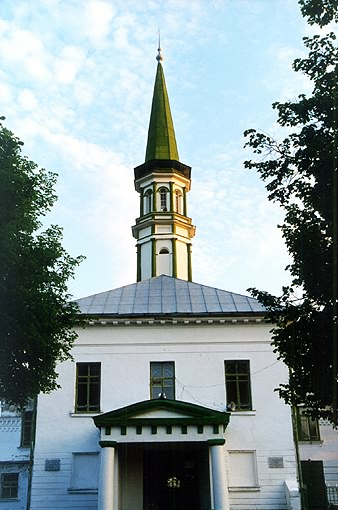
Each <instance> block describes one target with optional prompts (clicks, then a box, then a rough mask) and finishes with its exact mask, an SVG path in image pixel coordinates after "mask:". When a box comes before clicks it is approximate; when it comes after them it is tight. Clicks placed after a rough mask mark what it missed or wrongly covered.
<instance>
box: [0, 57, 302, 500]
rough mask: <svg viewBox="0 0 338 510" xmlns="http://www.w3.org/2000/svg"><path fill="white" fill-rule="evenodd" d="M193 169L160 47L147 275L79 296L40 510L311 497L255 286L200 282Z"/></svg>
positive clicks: (143, 195)
mask: <svg viewBox="0 0 338 510" xmlns="http://www.w3.org/2000/svg"><path fill="white" fill-rule="evenodd" d="M190 178H191V169H190V167H188V166H186V165H184V164H182V163H180V162H179V157H178V151H177V146H176V139H175V133H174V127H173V122H172V118H171V113H170V107H169V101H168V95H167V90H166V86H165V80H164V75H163V69H162V64H161V57H160V55H159V56H158V67H157V74H156V80H155V88H154V96H153V104H152V113H151V119H150V126H149V135H148V143H147V151H146V158H145V163H144V164H142V165H140V166H139V167H137V168H135V188H136V190H137V192H138V193H139V194H140V216H139V218H137V219H136V223H135V226H134V227H133V235H134V237H135V239H136V242H137V283H135V284H132V285H127V286H125V287H122V288H119V289H114V290H109V291H107V292H102V293H100V294H97V295H94V296H89V297H86V298H83V299H80V300H79V301H78V303H79V306H80V309H81V312H82V314H83V315H84V317H85V318H86V320H87V327H86V328H85V329H81V330H79V331H78V338H77V341H76V342H75V345H74V348H73V351H72V354H73V358H74V360H73V361H67V362H63V363H61V364H60V365H59V368H58V371H59V374H60V375H59V380H58V382H59V384H60V385H61V388H60V389H59V390H57V391H54V392H53V393H51V394H49V395H40V396H39V399H38V404H37V423H36V440H35V451H34V465H33V476H32V483H31V485H30V489H31V490H30V491H29V494H30V496H29V499H30V508H31V509H32V510H61V509H62V510H65V509H81V510H83V509H90V510H207V509H214V510H228V509H231V510H235V509H238V510H242V509H243V510H246V509H250V510H251V509H262V510H264V509H265V510H274V509H275V510H277V509H278V510H283V509H291V508H294V509H297V508H299V505H300V501H299V493H298V484H297V461H296V449H295V446H294V441H293V427H292V419H291V412H290V409H289V407H288V406H286V405H284V403H283V402H282V401H281V400H280V399H279V398H278V395H277V393H276V392H275V391H274V389H275V388H276V387H277V386H279V384H280V383H282V382H286V381H287V376H288V372H287V368H286V367H285V365H283V364H282V363H281V362H280V361H278V360H277V359H276V355H275V354H274V353H273V351H272V348H271V345H270V334H269V329H270V326H269V325H267V324H266V323H265V321H264V309H263V308H262V307H261V305H260V304H259V303H258V302H257V301H256V300H255V299H253V298H250V297H247V296H242V295H238V294H234V293H231V292H228V291H223V290H219V289H215V288H211V287H207V286H204V285H200V284H197V283H193V282H192V270H191V239H192V237H193V236H194V234H195V227H194V226H193V225H192V222H191V219H190V218H189V217H188V213H187V193H188V192H189V190H190V183H191V181H190ZM18 437H19V436H18ZM27 455H28V451H26V457H27V458H26V460H28V458H29V456H27ZM18 469H19V468H18ZM17 496H18V493H17ZM17 499H18V498H17ZM19 499H20V498H19ZM3 503H4V501H1V499H0V510H7V509H8V510H9V509H12V508H13V509H14V508H15V509H17V508H21V507H20V506H18V504H19V501H16V502H15V501H14V498H12V502H11V503H10V504H13V506H10V504H9V503H8V505H7V503H6V504H3ZM15 503H16V505H17V506H15ZM6 505H7V506H6Z"/></svg>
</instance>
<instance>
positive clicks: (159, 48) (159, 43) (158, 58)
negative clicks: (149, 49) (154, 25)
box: [156, 29, 163, 63]
mask: <svg viewBox="0 0 338 510" xmlns="http://www.w3.org/2000/svg"><path fill="white" fill-rule="evenodd" d="M157 51H158V54H157V55H156V60H157V62H158V63H160V62H162V60H163V55H162V48H161V36H160V29H158V48H157Z"/></svg>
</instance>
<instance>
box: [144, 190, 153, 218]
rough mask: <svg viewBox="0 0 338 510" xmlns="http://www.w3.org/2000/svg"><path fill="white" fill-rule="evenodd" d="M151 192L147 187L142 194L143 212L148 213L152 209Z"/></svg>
mask: <svg viewBox="0 0 338 510" xmlns="http://www.w3.org/2000/svg"><path fill="white" fill-rule="evenodd" d="M152 206H153V194H152V191H151V190H150V189H148V190H147V191H146V192H145V194H144V214H148V213H150V212H151V211H152V209H153V207H152Z"/></svg>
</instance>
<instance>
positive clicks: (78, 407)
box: [75, 363, 101, 413]
mask: <svg viewBox="0 0 338 510" xmlns="http://www.w3.org/2000/svg"><path fill="white" fill-rule="evenodd" d="M100 383H101V364H100V363H77V364H76V402H75V411H76V412H77V413H91V412H96V411H99V410H100Z"/></svg>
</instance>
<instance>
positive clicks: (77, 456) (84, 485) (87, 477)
mask: <svg viewBox="0 0 338 510" xmlns="http://www.w3.org/2000/svg"><path fill="white" fill-rule="evenodd" d="M99 468H100V463H99V454H98V453H96V452H93V453H91V452H90V453H73V462H72V473H71V487H70V490H71V491H86V490H87V491H95V490H97V489H98V486H99V470H100V469H99Z"/></svg>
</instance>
